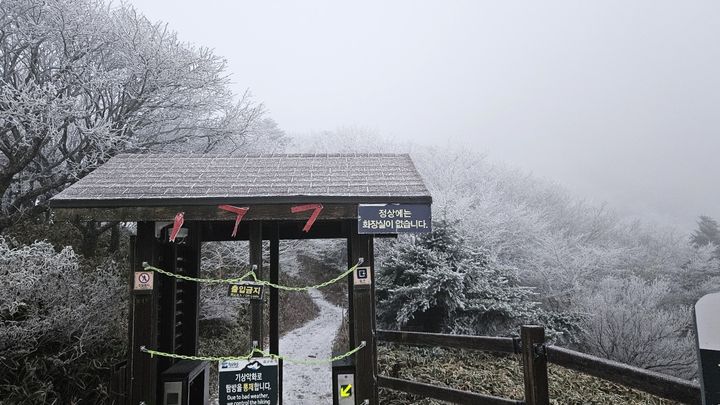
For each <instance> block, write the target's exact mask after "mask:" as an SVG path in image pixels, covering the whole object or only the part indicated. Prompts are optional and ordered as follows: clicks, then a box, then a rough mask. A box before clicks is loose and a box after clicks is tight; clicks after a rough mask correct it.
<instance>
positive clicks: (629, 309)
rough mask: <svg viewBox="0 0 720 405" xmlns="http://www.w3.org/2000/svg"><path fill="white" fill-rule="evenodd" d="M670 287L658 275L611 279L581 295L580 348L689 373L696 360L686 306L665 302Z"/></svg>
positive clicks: (686, 375)
mask: <svg viewBox="0 0 720 405" xmlns="http://www.w3.org/2000/svg"><path fill="white" fill-rule="evenodd" d="M670 291H671V286H670V283H668V282H667V281H663V280H658V281H652V282H648V281H644V280H642V279H640V278H626V279H617V278H610V279H607V280H604V281H602V282H601V283H599V284H598V285H596V286H594V288H592V290H589V289H588V290H586V291H585V294H584V296H583V297H582V298H581V299H580V301H581V305H582V306H583V308H585V311H586V312H587V314H588V316H587V318H586V320H585V322H584V324H583V335H584V339H583V342H584V343H583V348H584V349H585V351H587V352H589V353H592V354H595V355H598V356H602V357H605V358H608V359H611V360H615V361H619V362H622V363H626V364H632V365H634V366H638V367H643V368H647V369H650V370H654V371H658V372H663V373H667V374H674V375H677V376H681V377H684V378H692V377H693V376H694V373H695V370H696V368H695V366H696V362H697V359H696V358H695V353H694V350H695V349H694V345H695V342H694V338H693V336H692V334H691V333H690V330H691V323H692V318H691V315H690V313H691V312H690V309H689V308H688V307H683V308H681V309H680V310H677V309H674V308H671V307H666V306H664V305H663V304H662V301H661V299H660V298H661V297H664V296H667V295H668V294H669V293H670Z"/></svg>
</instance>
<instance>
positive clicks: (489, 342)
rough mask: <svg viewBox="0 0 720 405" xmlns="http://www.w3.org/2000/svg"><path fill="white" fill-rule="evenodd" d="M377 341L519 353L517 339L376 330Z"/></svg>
mask: <svg viewBox="0 0 720 405" xmlns="http://www.w3.org/2000/svg"><path fill="white" fill-rule="evenodd" d="M377 338H378V340H379V341H382V342H388V343H397V344H405V345H417V346H441V347H452V348H457V349H467V350H483V351H488V352H499V353H519V352H520V350H519V339H513V338H508V337H492V336H470V335H448V334H442V333H426V332H404V331H393V330H378V331H377Z"/></svg>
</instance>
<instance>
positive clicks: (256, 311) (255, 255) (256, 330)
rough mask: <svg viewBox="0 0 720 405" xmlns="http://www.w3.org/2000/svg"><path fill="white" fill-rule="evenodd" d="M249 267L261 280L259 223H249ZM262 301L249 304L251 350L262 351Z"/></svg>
mask: <svg viewBox="0 0 720 405" xmlns="http://www.w3.org/2000/svg"><path fill="white" fill-rule="evenodd" d="M249 245H250V266H255V267H254V268H255V275H256V276H257V278H258V280H262V279H263V276H262V274H263V271H262V223H261V222H260V221H252V222H250V240H249ZM263 303H264V302H263V301H259V300H253V301H252V302H251V303H250V317H251V326H250V328H251V330H250V336H251V342H250V343H251V344H252V347H253V348H258V349H261V350H262V349H263V341H264V337H265V334H264V330H263V324H264V322H263Z"/></svg>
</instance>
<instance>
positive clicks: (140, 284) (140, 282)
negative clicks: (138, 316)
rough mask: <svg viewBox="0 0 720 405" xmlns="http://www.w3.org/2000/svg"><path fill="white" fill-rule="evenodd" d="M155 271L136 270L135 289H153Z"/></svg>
mask: <svg viewBox="0 0 720 405" xmlns="http://www.w3.org/2000/svg"><path fill="white" fill-rule="evenodd" d="M153 274H154V273H153V272H152V271H136V272H135V290H136V291H137V290H152V289H153V278H154V277H153Z"/></svg>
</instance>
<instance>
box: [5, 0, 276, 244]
mask: <svg viewBox="0 0 720 405" xmlns="http://www.w3.org/2000/svg"><path fill="white" fill-rule="evenodd" d="M266 137H274V138H275V140H276V141H278V142H279V141H280V140H281V138H283V135H282V134H281V131H279V130H278V129H277V126H276V125H275V124H274V123H273V122H272V121H271V120H269V119H267V118H266V117H265V116H264V109H263V107H262V105H260V104H257V103H256V102H254V101H253V100H252V98H251V97H250V95H249V93H246V94H244V95H242V96H241V97H240V100H239V101H237V100H235V97H234V95H233V94H232V92H231V91H230V90H229V87H228V74H227V72H226V63H225V61H224V60H223V59H222V58H220V57H218V56H217V55H215V54H214V53H213V52H212V51H211V50H209V49H206V48H195V47H192V46H190V45H187V44H185V43H182V42H180V41H179V40H178V38H177V36H176V34H175V33H174V32H172V31H170V30H168V29H167V27H166V26H165V25H163V24H160V23H153V22H151V21H149V20H148V19H147V18H145V17H144V16H142V15H141V14H138V13H137V12H136V11H135V10H134V9H133V8H132V7H131V6H128V5H126V4H122V5H120V6H117V7H114V6H111V5H110V4H108V3H105V2H104V1H103V0H6V1H2V2H0V230H2V229H3V228H6V227H8V226H9V225H11V224H13V223H15V222H17V221H19V220H20V219H22V218H24V217H32V216H34V215H36V214H38V213H40V212H42V211H43V210H44V209H45V204H44V202H45V201H46V200H47V199H48V198H49V197H50V196H52V195H53V194H54V193H56V192H58V191H59V190H61V189H62V188H64V187H66V186H67V185H69V184H70V183H72V182H73V181H75V180H76V179H78V178H80V177H82V176H83V175H85V174H86V173H88V172H89V171H91V170H92V169H93V168H95V167H97V166H98V165H99V164H101V163H103V162H104V161H106V160H107V159H108V158H110V157H112V156H113V155H115V154H117V153H120V152H123V151H133V152H140V151H147V150H153V151H189V150H192V151H201V152H206V151H222V152H231V151H234V150H238V149H240V150H244V148H247V147H248V144H249V143H252V142H254V141H258V140H259V139H258V138H263V139H264V138H266Z"/></svg>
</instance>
